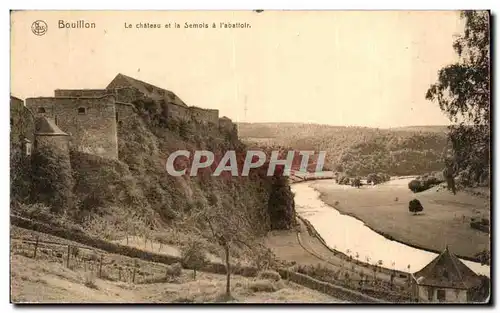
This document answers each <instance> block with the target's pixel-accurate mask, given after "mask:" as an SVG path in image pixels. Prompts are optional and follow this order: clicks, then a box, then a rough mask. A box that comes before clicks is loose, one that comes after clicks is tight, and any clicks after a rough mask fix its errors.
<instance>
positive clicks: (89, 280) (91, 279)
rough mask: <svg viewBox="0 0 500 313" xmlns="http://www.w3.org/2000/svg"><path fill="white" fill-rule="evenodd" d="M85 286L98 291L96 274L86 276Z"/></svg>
mask: <svg viewBox="0 0 500 313" xmlns="http://www.w3.org/2000/svg"><path fill="white" fill-rule="evenodd" d="M84 285H85V286H86V287H88V288H92V289H98V287H97V285H96V283H95V275H94V273H92V272H90V273H88V274H86V275H85V283H84Z"/></svg>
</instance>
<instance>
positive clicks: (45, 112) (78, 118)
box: [26, 95, 118, 159]
mask: <svg viewBox="0 0 500 313" xmlns="http://www.w3.org/2000/svg"><path fill="white" fill-rule="evenodd" d="M26 106H27V107H28V108H29V109H31V111H32V112H33V114H34V115H35V116H36V117H45V118H48V119H49V120H50V122H51V124H52V126H56V127H57V128H58V129H59V131H61V130H62V131H61V132H63V133H66V134H67V135H69V144H70V147H71V149H72V150H77V151H82V152H86V153H91V154H96V155H99V156H102V157H107V158H113V159H117V158H118V137H117V127H116V119H117V115H116V107H115V97H114V96H112V95H105V96H102V97H98V98H97V97H96V98H94V97H80V98H74V97H38V98H28V99H26Z"/></svg>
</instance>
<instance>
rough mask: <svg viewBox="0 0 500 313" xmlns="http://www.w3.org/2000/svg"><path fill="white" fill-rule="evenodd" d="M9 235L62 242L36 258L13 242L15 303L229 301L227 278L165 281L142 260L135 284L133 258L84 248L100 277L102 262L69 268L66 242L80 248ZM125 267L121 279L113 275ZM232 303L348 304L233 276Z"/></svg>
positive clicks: (188, 274)
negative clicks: (130, 272) (100, 258)
mask: <svg viewBox="0 0 500 313" xmlns="http://www.w3.org/2000/svg"><path fill="white" fill-rule="evenodd" d="M11 236H14V237H15V238H25V239H32V238H34V237H35V236H36V237H38V236H40V240H44V241H50V242H58V243H60V244H62V246H60V247H57V246H55V245H52V246H48V245H42V244H40V247H39V250H38V253H37V257H36V259H35V258H33V252H32V251H33V245H30V244H26V243H24V242H23V241H22V240H19V239H15V240H12V243H11V302H13V303H171V302H194V303H206V302H225V300H224V297H223V291H224V290H225V283H226V276H225V275H218V274H212V273H203V272H198V273H197V276H196V279H194V278H193V272H192V271H190V270H182V271H181V274H180V276H178V277H176V278H175V279H174V280H169V281H168V282H166V281H165V276H164V275H165V265H163V264H159V263H153V262H146V261H142V260H140V261H139V262H138V263H137V267H136V268H137V277H136V283H133V282H131V280H130V277H129V276H127V275H126V273H128V269H130V268H131V266H134V264H135V259H132V258H128V257H125V256H121V255H116V254H108V253H105V252H103V251H99V250H94V249H92V248H91V247H88V249H89V251H83V250H84V249H83V248H82V249H80V250H81V251H80V254H79V258H81V257H82V256H83V255H84V254H87V253H95V254H97V255H99V256H100V255H103V260H104V263H105V264H106V265H104V266H103V268H102V279H101V278H98V277H97V276H98V274H97V272H98V268H99V267H98V266H97V264H98V262H93V263H92V262H91V261H87V262H86V264H85V265H84V264H82V262H81V260H80V261H78V260H77V259H78V258H72V259H71V262H70V267H69V268H68V267H66V257H65V255H64V252H65V251H66V250H65V249H66V246H64V245H67V244H71V245H77V246H81V245H79V244H77V243H75V242H71V241H68V240H64V239H60V238H58V237H54V236H50V235H43V234H41V233H37V232H32V231H29V230H25V229H21V228H18V227H12V229H11ZM118 268H120V269H122V271H121V273H122V275H121V280H119V279H118V276H117V275H115V274H116V272H117V270H118ZM231 287H232V288H231V292H232V297H233V298H234V299H232V300H231V301H230V302H248V303H267V302H271V303H273V302H274V303H284V302H298V303H303V302H307V303H332V302H345V301H342V300H338V299H336V298H333V297H330V296H328V295H325V294H322V293H319V292H316V291H314V290H311V289H308V288H305V287H302V286H300V285H297V284H294V283H292V282H288V281H286V280H279V281H272V280H268V279H261V278H257V277H256V278H247V277H242V276H238V275H232V278H231Z"/></svg>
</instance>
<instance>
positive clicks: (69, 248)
mask: <svg viewBox="0 0 500 313" xmlns="http://www.w3.org/2000/svg"><path fill="white" fill-rule="evenodd" d="M70 250H71V246H70V245H68V255H67V256H66V267H68V268H69V256H70Z"/></svg>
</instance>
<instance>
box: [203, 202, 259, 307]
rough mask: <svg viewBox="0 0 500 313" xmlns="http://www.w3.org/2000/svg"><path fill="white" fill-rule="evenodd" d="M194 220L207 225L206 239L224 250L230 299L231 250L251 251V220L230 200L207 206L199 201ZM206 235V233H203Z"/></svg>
mask: <svg viewBox="0 0 500 313" xmlns="http://www.w3.org/2000/svg"><path fill="white" fill-rule="evenodd" d="M198 207H199V208H200V212H199V214H197V215H196V218H197V219H198V220H199V221H200V222H205V223H206V225H208V228H209V232H208V239H209V240H211V241H215V242H216V243H217V244H218V245H219V246H220V247H221V248H223V250H224V255H225V260H224V262H225V265H226V298H227V299H230V298H231V260H230V252H231V248H247V249H249V250H252V245H253V242H254V240H255V238H256V235H255V233H254V232H253V230H254V229H255V227H254V228H252V227H251V225H252V223H251V218H250V216H249V214H248V212H246V211H245V210H239V209H237V208H236V206H235V205H234V204H233V203H231V201H230V200H227V199H222V200H220V201H219V199H217V201H216V203H212V205H209V204H208V203H207V202H204V201H200V202H199V203H198ZM205 233H206V232H205Z"/></svg>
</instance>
